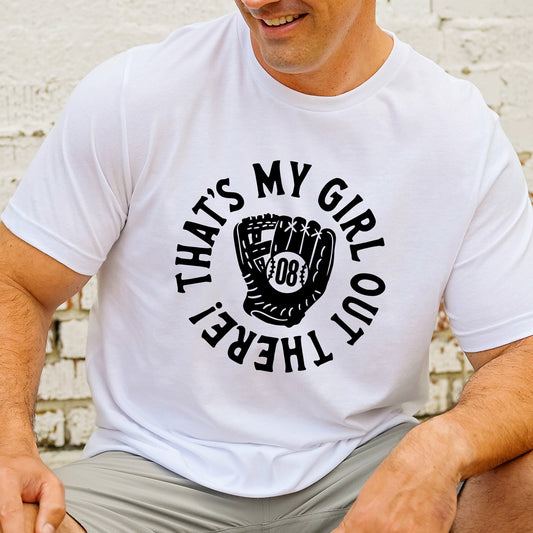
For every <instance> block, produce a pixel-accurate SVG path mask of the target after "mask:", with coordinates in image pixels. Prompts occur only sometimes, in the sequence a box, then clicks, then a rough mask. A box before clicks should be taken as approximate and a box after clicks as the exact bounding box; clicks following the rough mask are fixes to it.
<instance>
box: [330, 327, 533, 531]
mask: <svg viewBox="0 0 533 533" xmlns="http://www.w3.org/2000/svg"><path fill="white" fill-rule="evenodd" d="M468 357H469V359H470V361H471V363H472V365H473V366H474V369H475V373H474V375H473V376H472V378H471V379H470V381H469V382H468V383H467V384H466V386H465V388H464V391H463V394H462V396H461V399H460V401H459V403H458V404H457V405H456V406H455V407H454V408H453V409H451V410H450V411H448V412H446V413H443V414H442V415H439V416H436V417H434V418H432V419H431V420H429V421H427V422H425V423H423V424H421V425H420V426H417V427H416V428H414V429H413V430H412V431H410V432H409V433H408V434H407V436H406V437H405V438H404V439H403V440H402V441H401V442H400V444H399V445H398V446H397V447H396V449H395V450H393V452H392V453H391V454H390V456H389V457H388V458H387V459H386V460H385V461H384V462H383V463H382V464H381V465H380V467H379V468H378V469H377V470H376V472H375V473H374V475H373V476H372V477H371V478H370V479H369V480H368V481H367V483H366V484H365V486H364V487H363V489H362V491H361V493H360V495H359V497H358V499H357V501H356V502H355V504H354V506H353V507H352V508H351V510H350V511H349V512H348V514H347V515H346V518H345V520H344V521H343V523H342V524H341V525H340V526H339V527H338V528H337V529H336V530H335V532H334V533H348V532H350V533H351V532H353V533H355V532H357V533H364V532H372V533H376V532H379V531H402V532H403V531H405V532H406V533H407V532H409V533H417V532H420V533H448V532H449V530H450V528H451V526H452V523H453V520H454V518H455V513H456V509H457V507H456V506H457V498H456V485H457V483H458V482H459V481H460V480H461V479H467V478H469V477H472V476H474V475H476V474H479V473H481V472H485V471H488V470H490V469H492V468H494V467H496V466H498V465H500V464H502V463H504V462H506V461H509V460H512V459H514V458H516V457H518V456H520V455H522V454H524V453H526V452H528V451H530V450H532V449H533V337H528V338H526V339H523V340H520V341H517V342H513V343H511V344H508V345H506V346H502V347H500V348H495V349H492V350H487V351H483V352H478V353H470V354H468Z"/></svg>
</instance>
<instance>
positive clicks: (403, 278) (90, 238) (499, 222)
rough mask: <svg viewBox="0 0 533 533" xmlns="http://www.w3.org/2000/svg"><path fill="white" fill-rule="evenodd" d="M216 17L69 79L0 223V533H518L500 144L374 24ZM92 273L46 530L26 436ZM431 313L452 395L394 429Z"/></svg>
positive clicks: (273, 15)
mask: <svg viewBox="0 0 533 533" xmlns="http://www.w3.org/2000/svg"><path fill="white" fill-rule="evenodd" d="M236 3H237V6H238V8H239V10H240V13H241V15H242V18H243V19H244V21H245V22H246V25H247V26H246V25H244V24H243V23H242V19H241V18H239V17H238V16H237V15H235V16H229V17H225V18H223V19H221V20H219V21H215V22H212V23H208V24H203V25H198V26H193V27H190V28H185V29H183V30H180V31H178V32H176V33H175V34H173V35H172V36H171V37H170V38H169V39H168V40H167V41H165V42H164V43H162V44H158V45H152V46H147V47H141V48H138V49H134V50H132V51H130V52H128V53H126V54H121V55H120V56H118V57H116V58H113V59H112V60H110V61H108V62H107V63H106V64H104V65H103V66H101V67H100V68H99V69H97V70H96V71H95V72H93V73H92V74H91V75H90V76H88V77H87V79H86V80H84V82H83V83H82V84H81V85H80V87H79V88H78V89H77V90H76V91H75V93H74V94H73V96H72V98H71V100H70V102H69V104H68V106H67V108H66V110H65V112H64V113H63V115H62V116H61V118H60V120H59V121H58V124H57V126H56V127H55V129H54V131H53V132H52V133H51V134H50V136H49V137H48V138H47V140H46V142H45V145H44V146H43V149H42V150H41V151H40V153H39V155H38V156H37V158H36V160H35V161H34V163H33V164H32V166H31V168H30V169H29V171H28V175H27V176H26V178H25V180H24V181H23V183H22V184H21V186H20V187H19V190H18V191H17V194H16V195H15V197H14V198H13V200H12V202H11V203H10V205H9V207H8V208H7V210H6V212H5V213H4V215H3V222H4V224H5V226H2V230H1V239H2V241H1V242H2V254H1V259H0V266H1V272H2V277H1V279H2V286H1V297H2V300H1V301H2V302H3V303H2V307H1V316H0V320H1V323H2V325H3V327H2V333H1V345H2V350H3V351H2V359H1V372H2V385H1V387H0V406H1V407H0V409H1V410H2V421H3V430H4V431H3V432H2V433H3V435H2V438H1V439H0V442H1V445H0V449H1V454H2V455H1V476H0V502H1V505H0V525H1V528H2V531H3V532H4V533H18V532H20V531H36V532H38V533H47V532H51V531H54V530H57V531H58V532H60V533H68V532H80V531H84V530H85V531H87V532H88V533H93V532H100V531H114V532H115V531H116V532H121V531H135V532H137V531H138V532H144V531H158V532H159V531H234V532H237V531H239V532H244V531H263V530H269V531H280V532H293V531H294V532H297V531H306V532H310V531H317V532H318V531H320V532H322V531H326V532H329V531H333V530H334V531H335V532H336V533H345V532H358V533H359V532H373V533H375V532H380V531H402V532H424V533H427V532H431V533H433V532H435V533H436V532H446V531H449V530H450V528H451V527H452V524H453V523H454V521H455V525H454V526H453V527H454V531H458V532H462V531H483V530H487V531H513V532H520V531H530V529H531V524H532V523H533V513H532V511H531V509H533V506H532V505H531V503H532V501H533V498H532V496H533V494H532V478H533V467H532V464H533V462H532V456H531V453H530V450H531V449H532V445H533V433H532V431H531V428H532V427H533V409H532V404H533V398H532V392H531V391H532V390H533V388H532V386H531V385H532V382H533V376H532V375H533V370H532V368H531V364H530V358H531V355H532V351H533V341H532V338H531V335H532V334H533V302H532V297H531V294H533V292H532V291H533V281H532V276H531V275H530V273H531V267H532V265H533V216H532V212H531V206H530V204H529V201H528V198H527V193H526V190H525V185H524V180H523V177H522V176H521V171H520V165H519V163H518V162H517V159H516V156H515V155H514V154H513V150H512V148H511V146H510V144H509V142H508V141H507V139H506V138H505V136H504V135H503V133H502V131H501V128H500V127H499V125H498V121H497V118H496V117H495V116H494V115H493V114H492V113H491V112H489V111H488V110H487V109H486V106H485V105H484V103H483V102H482V100H481V98H480V96H479V94H478V92H477V91H476V90H475V89H473V88H472V87H471V86H470V85H468V84H466V83H465V82H462V81H458V80H453V79H451V78H450V77H448V76H447V75H446V74H445V73H443V72H442V71H441V70H440V69H439V68H438V67H436V66H435V65H433V64H432V63H431V62H429V61H427V60H425V59H423V58H421V57H420V56H418V55H417V54H416V53H414V52H413V51H412V50H411V49H410V48H409V47H407V46H406V45H405V44H403V43H401V42H399V41H398V40H397V39H394V38H393V36H391V35H389V34H387V33H385V32H383V31H382V30H380V29H379V28H378V27H377V25H376V23H375V16H374V11H375V2H374V1H373V0H308V1H306V2H300V1H297V0H278V1H268V2H267V1H263V0H242V1H241V0H237V2H236ZM52 201H55V202H57V204H58V205H59V204H60V205H68V206H69V209H66V210H63V209H62V210H61V212H56V210H55V209H53V207H51V206H50V203H51V202H52ZM443 205H444V206H447V209H443V208H442V206H443ZM448 206H449V210H448ZM8 228H9V229H8ZM435 235H438V236H439V237H438V240H437V239H436V238H435ZM97 271H98V273H99V292H100V294H99V303H98V306H97V308H96V309H95V310H94V313H93V314H92V317H91V320H92V324H91V327H92V333H91V338H90V342H89V347H88V368H89V374H90V382H91V386H92V390H93V396H94V400H95V403H96V407H97V412H98V416H97V429H96V431H95V433H94V435H93V436H92V437H91V440H90V442H89V444H88V446H87V449H86V456H87V458H86V459H84V460H83V461H81V462H78V463H75V464H74V465H71V466H68V467H65V468H64V469H62V470H61V471H59V472H58V473H57V474H58V476H59V477H60V478H61V480H62V482H63V483H64V485H65V487H66V496H67V505H66V510H67V512H68V515H67V516H66V517H65V518H64V512H65V507H64V505H65V504H64V499H63V494H62V490H63V489H62V485H61V483H60V482H59V481H58V480H57V478H56V477H55V476H54V475H53V474H52V473H51V472H50V471H49V470H48V469H47V468H46V467H45V466H44V465H43V464H42V463H41V461H40V459H39V457H38V453H37V450H36V447H35V444H34V441H33V434H32V428H31V420H32V409H33V404H34V401H35V395H36V390H37V385H38V379H39V373H40V368H41V365H42V353H43V352H44V345H45V339H46V331H47V328H48V325H49V323H50V320H51V316H52V313H53V311H54V309H55V308H56V306H57V305H58V304H60V303H61V302H62V301H64V300H65V299H66V298H68V297H69V296H70V295H71V294H74V293H75V292H76V291H78V290H79V289H80V287H82V286H83V284H84V283H85V282H86V281H87V280H88V279H89V277H90V276H91V275H93V274H94V273H96V272H97ZM443 295H444V297H445V301H446V305H447V309H448V312H449V315H450V319H451V322H452V326H453V328H454V330H455V332H456V334H457V336H458V339H459V340H460V342H461V345H462V347H463V348H464V349H465V351H467V352H468V355H469V358H470V360H471V362H472V364H473V366H474V368H475V369H476V372H475V375H474V377H473V379H472V380H471V381H470V383H469V384H468V385H467V387H466V388H465V391H464V394H463V397H462V399H461V401H460V403H459V404H458V405H457V406H456V407H455V408H454V409H452V410H450V411H449V412H447V413H445V414H443V415H441V416H438V417H435V418H434V419H432V420H431V421H429V422H426V423H424V424H422V425H418V426H416V425H415V424H414V421H413V419H412V414H413V413H415V412H416V411H417V409H418V408H419V407H420V405H421V404H422V403H423V401H424V393H425V392H426V386H427V362H426V359H427V346H428V343H429V340H430V338H431V332H432V330H433V325H434V321H435V316H436V313H437V310H438V306H439V302H440V300H441V298H442V296H443ZM461 480H468V481H467V482H466V485H465V486H464V488H463V490H462V492H461V496H460V498H459V506H458V507H457V497H456V493H457V490H458V489H457V487H458V485H459V483H460V481H461ZM361 487H362V488H361ZM354 501H355V503H354ZM36 504H38V505H36Z"/></svg>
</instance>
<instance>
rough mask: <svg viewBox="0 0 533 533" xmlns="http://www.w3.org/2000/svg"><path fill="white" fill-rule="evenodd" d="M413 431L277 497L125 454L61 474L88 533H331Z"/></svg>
mask: <svg viewBox="0 0 533 533" xmlns="http://www.w3.org/2000/svg"><path fill="white" fill-rule="evenodd" d="M412 427H413V426H412V425H411V424H401V425H399V426H396V427H395V428H392V429H390V430H388V431H386V432H385V433H383V434H382V435H379V436H378V437H376V438H374V439H372V440H371V441H369V442H367V443H366V444H364V445H362V446H360V447H359V448H357V449H356V450H355V451H354V452H352V454H350V455H349V456H348V457H347V458H346V459H345V460H344V461H343V462H342V463H341V464H340V465H339V466H338V467H337V468H335V469H334V470H333V471H332V472H330V473H329V474H328V475H327V476H325V477H324V478H322V479H321V480H320V481H318V482H316V483H314V484H313V485H311V486H310V487H308V488H306V489H303V490H301V491H299V492H295V493H292V494H287V495H284V496H276V497H272V498H242V497H238V496H231V495H228V494H224V493H221V492H216V491H213V490H210V489H207V488H205V487H202V486H200V485H197V484H196V483H193V482H192V481H189V480H187V479H184V478H182V477H180V476H177V475H176V474H174V473H172V472H170V471H168V470H166V469H164V468H162V467H161V466H159V465H157V464H155V463H152V462H151V461H147V460H146V459H143V458H141V457H138V456H136V455H131V454H128V453H124V452H107V453H103V454H100V455H97V456H96V457H92V458H90V459H83V460H81V461H77V462H75V463H72V464H70V465H67V466H65V467H62V468H59V469H58V470H57V472H56V474H57V475H58V477H59V478H60V479H61V480H62V481H63V483H64V484H65V488H66V498H67V511H68V513H69V514H70V515H71V516H72V517H73V518H75V519H76V520H77V521H78V522H79V523H80V524H81V525H82V526H83V527H84V528H85V530H86V531H87V533H149V532H150V533H203V532H215V531H216V532H232V533H245V532H246V533H248V532H249V533H252V532H271V533H330V532H331V531H332V530H333V529H334V528H335V527H336V526H337V525H338V524H339V523H340V522H341V521H342V518H343V517H344V515H345V514H346V513H347V511H348V509H349V508H350V507H351V505H352V504H353V502H354V500H355V498H356V497H357V494H358V493H359V490H360V489H361V487H362V486H363V484H364V483H365V481H366V480H367V479H368V478H369V476H370V475H371V474H372V473H373V472H374V470H375V469H376V467H377V466H378V465H379V463H380V462H381V461H382V460H383V459H384V458H385V457H386V456H387V455H388V454H389V453H390V451H391V450H392V449H393V448H394V447H395V446H396V444H397V443H398V442H399V441H400V440H401V439H402V438H403V437H404V436H405V434H406V433H407V432H408V431H409V430H410V429H411V428H412Z"/></svg>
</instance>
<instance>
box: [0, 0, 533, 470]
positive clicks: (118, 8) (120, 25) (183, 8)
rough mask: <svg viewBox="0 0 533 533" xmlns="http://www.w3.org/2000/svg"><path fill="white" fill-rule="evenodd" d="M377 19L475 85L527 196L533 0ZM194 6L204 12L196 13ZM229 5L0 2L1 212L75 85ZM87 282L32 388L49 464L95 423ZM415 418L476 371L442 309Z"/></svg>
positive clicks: (429, 0) (381, 14)
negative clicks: (424, 398)
mask: <svg viewBox="0 0 533 533" xmlns="http://www.w3.org/2000/svg"><path fill="white" fill-rule="evenodd" d="M377 5H378V20H379V22H380V24H381V25H382V27H384V28H386V29H388V30H390V31H393V32H395V33H396V34H397V35H398V36H399V37H400V38H401V39H402V40H405V41H407V42H409V43H410V44H411V45H412V46H413V47H414V48H415V49H416V50H418V51H419V52H421V53H422V54H424V55H426V56H428V57H430V58H431V59H433V60H434V61H436V62H438V63H439V64H440V65H442V66H443V68H445V69H446V70H447V71H449V72H450V73H452V74H454V75H456V76H460V77H464V78H466V79H469V80H471V81H472V82H474V83H475V84H476V85H477V86H478V87H479V88H480V90H481V91H482V92H483V94H484V96H485V99H486V100H487V103H488V104H489V105H490V106H491V107H492V108H493V109H494V110H496V111H497V112H498V113H499V114H500V116H501V118H502V123H503V125H504V128H505V130H506V131H507V133H508V135H509V136H510V138H511V141H512V143H513V145H514V147H515V149H516V151H517V153H518V154H519V157H520V160H521V161H522V164H523V167H524V170H525V173H526V178H527V180H528V184H529V187H530V190H531V191H532V194H533V157H532V154H533V98H532V89H531V87H533V56H532V54H531V50H532V49H533V2H531V0H492V1H490V2H487V1H486V0H472V1H469V2H465V1H464V0H377ZM199 6H200V7H199ZM234 7H235V6H234V3H233V0H211V1H210V2H203V3H198V2H192V1H189V0H157V1H156V0H143V1H142V2H141V1H140V0H130V1H128V2H125V1H122V0H117V1H116V2H106V1H104V0H91V1H90V2H89V1H88V0H70V1H69V2H67V1H66V0H57V1H56V2H34V1H33V0H19V1H17V2H9V1H7V0H0V9H1V11H2V31H1V32H0V64H1V65H2V67H3V68H2V69H0V210H2V209H3V208H4V206H5V205H6V203H7V201H8V199H9V197H10V196H11V195H12V194H13V192H14V190H15V188H16V186H17V184H18V183H19V181H20V179H21V177H22V175H23V173H24V170H25V169H26V168H27V166H28V164H29V162H30V161H31V159H32V158H33V156H34V155H35V152H36V151H37V149H38V147H39V146H40V145H41V143H42V141H43V139H44V137H45V136H46V134H47V133H48V131H49V130H50V128H51V126H52V125H53V123H54V121H55V120H56V118H57V115H58V113H59V112H60V110H61V108H62V107H63V105H64V103H65V101H66V99H67V97H68V95H69V94H70V92H71V91H72V89H73V88H74V87H75V85H76V83H77V82H78V81H79V80H80V79H81V77H83V76H84V75H85V74H86V73H87V72H88V71H89V70H90V69H92V68H93V67H94V66H96V65H97V64H98V63H100V62H102V61H103V60H105V59H106V58H108V57H110V56H111V55H113V54H115V53H118V52H120V51H122V50H124V49H127V48H129V47H131V46H134V45H138V44H142V43H145V42H152V41H156V40H161V39H163V38H165V37H166V35H168V33H170V32H171V31H172V30H173V29H174V28H175V27H177V26H180V25H183V24H187V23H190V22H195V21H200V20H207V19H210V18H213V17H215V16H218V15H222V14H224V13H226V12H228V11H230V10H233V9H234ZM96 297H97V287H96V282H95V281H94V280H91V282H90V283H89V284H88V285H87V286H86V287H85V288H84V289H83V291H82V292H81V293H80V294H78V295H76V296H75V297H74V298H72V299H70V300H69V301H68V302H65V303H64V304H63V305H62V306H60V308H59V309H58V311H57V312H56V314H55V319H54V324H53V327H52V329H51V330H50V334H49V338H48V343H47V359H46V365H45V368H44V371H43V376H42V380H41V386H40V389H39V402H38V405H37V411H36V419H35V435H36V438H37V441H38V443H39V445H40V446H41V450H42V454H43V457H44V458H45V460H46V461H47V462H48V463H49V464H50V465H52V466H57V465H58V464H61V463H63V462H66V461H70V460H72V459H74V458H77V457H78V456H79V454H80V451H79V450H80V447H81V446H83V444H84V443H85V442H86V441H87V438H88V437H89V435H90V432H91V430H92V427H93V425H94V408H93V406H92V402H91V399H90V391H89V388H88V385H87V381H86V373H85V362H84V355H85V342H86V336H87V320H88V315H89V312H90V308H91V307H92V305H93V303H94V302H95V300H96ZM429 356H430V361H429V367H430V375H429V376H428V380H429V393H430V397H429V400H428V402H427V404H426V405H425V406H424V407H423V409H422V410H421V411H420V413H419V415H420V417H421V418H424V417H428V416H432V415H435V414H437V413H440V412H442V411H443V410H446V409H448V408H449V407H450V406H451V405H453V403H455V402H456V401H457V399H458V397H459V395H460V393H461V390H462V388H463V385H464V383H465V381H466V380H467V379H468V377H469V376H470V375H471V373H472V369H471V367H470V366H469V364H468V362H467V361H466V359H465V357H464V354H463V353H462V352H461V350H460V348H459V346H458V345H457V342H456V340H455V338H454V337H453V334H452V332H451V331H450V329H449V323H448V320H447V317H446V315H445V313H444V311H443V310H442V309H441V312H440V314H439V317H438V321H437V323H436V325H435V334H434V338H433V341H432V344H431V348H430V350H429Z"/></svg>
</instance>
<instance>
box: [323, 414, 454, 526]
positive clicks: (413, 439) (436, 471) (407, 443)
mask: <svg viewBox="0 0 533 533" xmlns="http://www.w3.org/2000/svg"><path fill="white" fill-rule="evenodd" d="M431 425H432V424H431V423H430V422H427V423H426V424H422V425H421V426H418V427H416V428H414V429H413V430H411V432H409V433H408V434H407V436H406V437H405V438H404V439H403V440H402V441H401V442H400V444H399V445H398V446H397V447H396V448H395V449H394V450H393V451H392V452H391V454H390V455H389V456H388V457H387V459H385V460H384V461H383V462H382V463H381V465H380V466H379V467H378V468H377V470H376V471H375V472H374V474H373V475H372V476H371V477H370V479H369V480H368V481H367V482H366V483H365V485H364V486H363V488H362V490H361V493H360V494H359V496H358V498H357V500H356V502H355V504H354V505H353V507H352V508H351V509H350V511H349V512H348V514H347V515H346V517H345V518H344V520H343V522H342V523H341V524H340V526H339V527H338V528H336V529H335V531H334V532H333V533H388V532H398V533H448V532H449V531H450V528H451V527H452V524H453V521H454V518H455V513H456V509H457V483H458V482H459V480H460V475H459V473H458V471H459V470H458V465H455V464H454V463H453V459H452V458H451V457H450V455H452V454H453V453H454V450H453V443H452V442H451V443H450V450H449V454H443V453H442V445H443V444H445V439H447V438H445V439H443V436H442V435H440V436H439V434H438V432H435V434H434V435H431V433H432V431H431V430H432V428H431V427H430V426H431ZM436 440H440V442H439V445H438V446H437V445H435V446H433V444H432V443H434V442H436ZM437 448H438V451H437ZM439 455H440V456H439Z"/></svg>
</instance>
